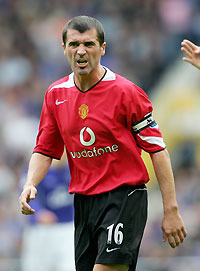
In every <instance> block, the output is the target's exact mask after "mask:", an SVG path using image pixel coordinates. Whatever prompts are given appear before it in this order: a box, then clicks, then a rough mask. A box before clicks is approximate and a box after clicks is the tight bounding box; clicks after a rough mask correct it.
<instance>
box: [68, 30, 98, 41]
mask: <svg viewBox="0 0 200 271" xmlns="http://www.w3.org/2000/svg"><path fill="white" fill-rule="evenodd" d="M86 40H87V41H88V40H92V41H98V38H97V30H96V29H95V28H91V29H89V30H86V31H85V32H83V33H80V32H79V31H78V30H76V29H68V31H67V42H69V41H80V42H82V41H86Z"/></svg>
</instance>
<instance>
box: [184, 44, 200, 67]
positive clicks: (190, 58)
mask: <svg viewBox="0 0 200 271" xmlns="http://www.w3.org/2000/svg"><path fill="white" fill-rule="evenodd" d="M181 45H182V47H181V51H182V52H183V53H184V54H185V57H183V58H182V59H183V60H184V61H186V62H188V63H190V64H192V65H193V66H195V67H197V68H198V69H200V47H199V46H197V45H195V44H194V43H192V42H191V41H189V40H183V41H182V43H181Z"/></svg>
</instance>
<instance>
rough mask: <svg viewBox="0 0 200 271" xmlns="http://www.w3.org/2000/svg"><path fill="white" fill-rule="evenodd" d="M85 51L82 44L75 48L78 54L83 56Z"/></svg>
mask: <svg viewBox="0 0 200 271" xmlns="http://www.w3.org/2000/svg"><path fill="white" fill-rule="evenodd" d="M85 53H86V50H85V46H84V45H83V44H80V45H79V47H78V50H77V54H78V55H79V56H84V55H85Z"/></svg>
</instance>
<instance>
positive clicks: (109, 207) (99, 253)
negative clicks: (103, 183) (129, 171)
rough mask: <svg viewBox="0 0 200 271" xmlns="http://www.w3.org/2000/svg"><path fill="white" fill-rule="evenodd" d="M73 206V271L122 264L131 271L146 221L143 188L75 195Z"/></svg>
mask: <svg viewBox="0 0 200 271" xmlns="http://www.w3.org/2000/svg"><path fill="white" fill-rule="evenodd" d="M74 205H75V262H76V270H77V271H92V270H93V267H94V265H95V264H123V265H129V266H130V267H129V270H130V271H133V270H135V268H136V264H137V259H138V252H139V247H140V243H141V240H142V236H143V232H144V228H145V225H146V220H147V188H146V186H145V185H140V186H122V187H118V188H116V189H114V190H112V191H109V192H105V193H102V194H98V195H91V196H86V195H80V194H75V198H74Z"/></svg>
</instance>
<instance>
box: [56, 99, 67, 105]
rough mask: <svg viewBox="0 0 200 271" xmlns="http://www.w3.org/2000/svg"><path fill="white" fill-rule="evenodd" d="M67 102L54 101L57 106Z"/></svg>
mask: <svg viewBox="0 0 200 271" xmlns="http://www.w3.org/2000/svg"><path fill="white" fill-rule="evenodd" d="M67 101H68V100H63V101H59V100H58V99H57V100H56V102H55V104H56V105H59V104H63V103H65V102H67Z"/></svg>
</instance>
